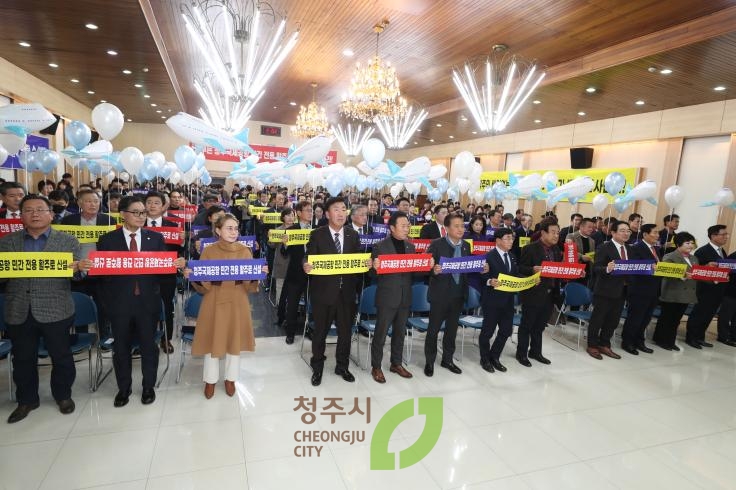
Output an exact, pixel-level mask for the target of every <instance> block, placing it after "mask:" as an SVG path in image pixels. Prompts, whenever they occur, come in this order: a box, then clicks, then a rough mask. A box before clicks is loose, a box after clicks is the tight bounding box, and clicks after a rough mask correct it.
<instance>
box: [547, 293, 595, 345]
mask: <svg viewBox="0 0 736 490" xmlns="http://www.w3.org/2000/svg"><path fill="white" fill-rule="evenodd" d="M592 303H593V296H592V294H591V291H590V289H588V288H587V287H585V286H584V285H582V284H579V283H577V282H569V283H567V285H565V289H564V300H563V303H562V309H561V310H560V313H559V314H558V315H557V320H556V321H555V326H558V325H560V317H562V315H565V318H569V319H573V320H576V321H577V323H578V343H577V349H576V350H580V337H581V329H583V328H585V327H587V325H588V323H589V322H590V317H591V315H592V310H589V309H580V310H570V307H573V306H575V307H579V308H588V307H589V306H590V305H591V304H592ZM564 328H565V327H564V326H561V329H562V334H563V335H564ZM552 338H553V339H554V340H555V341H557V342H559V343H560V344H562V345H564V346H565V347H570V346H569V345H567V344H565V343H564V342H562V341H560V340H558V339H556V338H555V337H554V336H553V337H552ZM570 348H571V347H570Z"/></svg>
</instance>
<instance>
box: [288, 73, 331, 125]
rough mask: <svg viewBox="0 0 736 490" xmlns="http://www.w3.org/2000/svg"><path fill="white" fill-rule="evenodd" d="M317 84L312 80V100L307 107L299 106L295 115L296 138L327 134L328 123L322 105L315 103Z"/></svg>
mask: <svg viewBox="0 0 736 490" xmlns="http://www.w3.org/2000/svg"><path fill="white" fill-rule="evenodd" d="M316 98H317V84H316V83H314V82H312V102H310V103H309V105H308V106H307V107H304V106H301V108H300V109H299V115H298V116H296V127H295V128H294V130H293V133H294V135H295V136H296V137H297V138H305V139H307V138H313V137H315V136H318V135H320V134H325V135H326V134H329V132H330V123H328V122H327V114H326V113H325V108H324V107H319V106H318V105H317V101H316Z"/></svg>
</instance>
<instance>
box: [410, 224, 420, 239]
mask: <svg viewBox="0 0 736 490" xmlns="http://www.w3.org/2000/svg"><path fill="white" fill-rule="evenodd" d="M421 233H422V225H412V227H411V228H410V229H409V238H419V235H420V234H421Z"/></svg>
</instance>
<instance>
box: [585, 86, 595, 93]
mask: <svg viewBox="0 0 736 490" xmlns="http://www.w3.org/2000/svg"><path fill="white" fill-rule="evenodd" d="M585 91H586V92H588V93H589V94H592V93H594V92H595V87H588V88H586V89H585Z"/></svg>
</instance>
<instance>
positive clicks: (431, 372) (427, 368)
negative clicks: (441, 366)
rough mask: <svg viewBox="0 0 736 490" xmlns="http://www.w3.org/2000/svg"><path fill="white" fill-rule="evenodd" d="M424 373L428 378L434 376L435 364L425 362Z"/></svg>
mask: <svg viewBox="0 0 736 490" xmlns="http://www.w3.org/2000/svg"><path fill="white" fill-rule="evenodd" d="M424 375H425V376H426V377H428V378H431V377H432V376H434V366H431V365H429V364H425V365H424Z"/></svg>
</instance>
